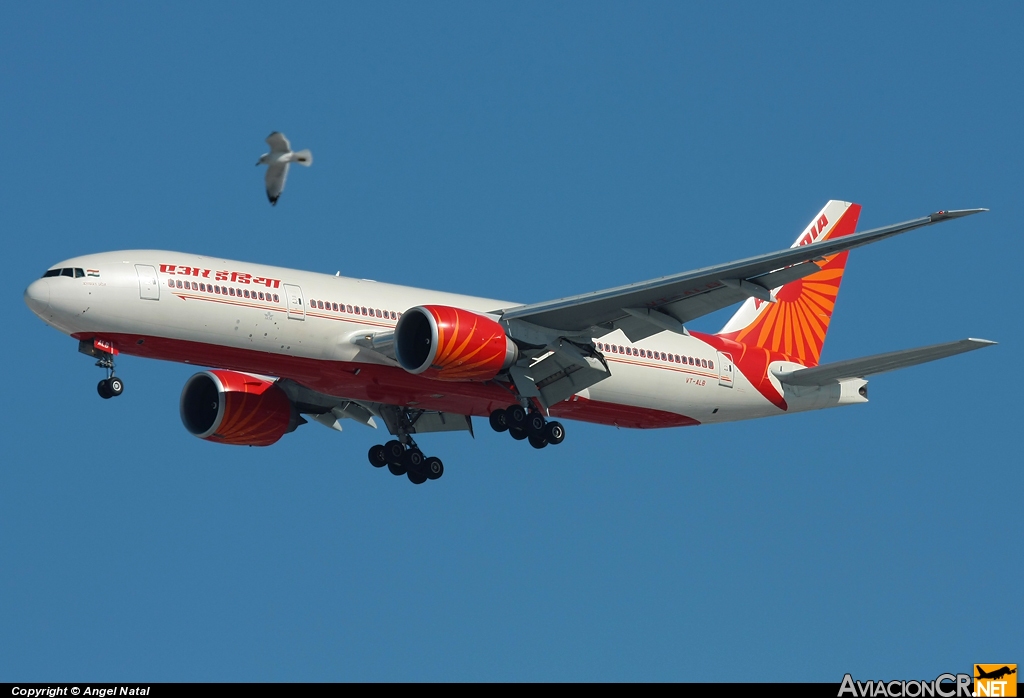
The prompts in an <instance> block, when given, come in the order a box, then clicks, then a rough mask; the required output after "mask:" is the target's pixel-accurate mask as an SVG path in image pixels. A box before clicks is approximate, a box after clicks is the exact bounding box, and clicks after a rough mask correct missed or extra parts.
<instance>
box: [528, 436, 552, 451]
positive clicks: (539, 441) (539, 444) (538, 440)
mask: <svg viewBox="0 0 1024 698" xmlns="http://www.w3.org/2000/svg"><path fill="white" fill-rule="evenodd" d="M529 438H530V445H531V446H533V447H534V448H544V447H545V446H547V445H548V442H547V441H545V440H544V438H543V437H539V436H533V435H532V434H531V435H530V437H529Z"/></svg>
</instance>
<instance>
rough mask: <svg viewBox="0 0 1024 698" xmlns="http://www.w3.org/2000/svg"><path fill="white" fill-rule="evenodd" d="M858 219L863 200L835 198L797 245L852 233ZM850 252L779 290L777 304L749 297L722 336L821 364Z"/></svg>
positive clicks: (796, 359) (842, 253) (837, 256)
mask: <svg viewBox="0 0 1024 698" xmlns="http://www.w3.org/2000/svg"><path fill="white" fill-rule="evenodd" d="M833 216H834V219H833V220H830V218H831V217H833ZM859 217H860V206H859V205H858V204H848V203H845V202H842V201H830V202H829V203H828V204H827V205H826V206H825V208H824V209H822V211H821V213H820V214H818V217H817V218H816V219H815V221H814V222H813V223H811V225H810V227H809V228H808V229H807V230H805V231H804V232H803V233H802V234H801V235H800V237H799V238H797V241H796V243H794V245H793V247H798V246H800V245H807V244H810V243H812V242H819V241H821V240H829V239H831V238H837V237H842V236H844V235H849V234H851V233H853V232H854V231H855V230H856V229H857V219H858V218H859ZM848 255H849V253H848V252H840V253H839V254H836V255H832V256H831V257H827V258H826V259H825V261H824V262H819V263H818V266H820V267H821V271H819V272H816V273H814V274H811V275H810V276H805V277H804V278H802V279H798V280H796V281H793V282H791V283H788V284H786V285H785V286H782V287H780V288H777V289H775V291H774V296H775V299H776V300H775V302H774V303H766V302H764V301H762V300H760V299H755V298H751V299H748V300H747V301H746V302H745V303H744V305H743V307H741V308H740V309H739V311H738V312H737V313H736V315H735V316H733V319H732V320H730V321H729V323H728V324H727V325H726V326H725V327H724V328H723V329H722V331H721V332H720V333H719V336H720V337H723V338H725V339H731V340H733V341H736V342H739V343H740V344H746V345H750V346H755V347H760V348H762V349H766V350H768V351H769V352H770V353H771V354H773V355H775V354H782V355H784V356H785V357H786V358H788V359H790V360H792V361H796V362H798V363H801V364H803V365H804V366H817V365H818V360H819V359H820V358H821V348H822V346H823V345H824V344H825V335H826V334H827V333H828V325H829V322H830V321H831V319H832V310H833V309H834V308H835V303H836V296H838V295H839V284H840V283H841V282H842V280H843V271H844V269H845V268H846V258H847V256H848ZM780 358H781V357H780Z"/></svg>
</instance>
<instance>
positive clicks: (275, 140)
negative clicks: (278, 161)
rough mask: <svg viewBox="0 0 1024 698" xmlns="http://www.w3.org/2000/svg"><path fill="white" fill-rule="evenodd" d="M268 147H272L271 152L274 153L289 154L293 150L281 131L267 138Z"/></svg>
mask: <svg viewBox="0 0 1024 698" xmlns="http://www.w3.org/2000/svg"><path fill="white" fill-rule="evenodd" d="M267 145H269V146H270V152H272V153H288V152H291V149H292V144H291V143H289V142H288V139H287V138H285V137H284V134H283V133H281V132H280V131H274V132H273V133H271V134H270V135H269V136H267Z"/></svg>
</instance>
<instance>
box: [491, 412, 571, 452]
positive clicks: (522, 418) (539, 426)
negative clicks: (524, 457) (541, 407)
mask: <svg viewBox="0 0 1024 698" xmlns="http://www.w3.org/2000/svg"><path fill="white" fill-rule="evenodd" d="M490 422H491V428H492V429H494V431H497V432H502V431H507V432H508V433H509V435H510V436H511V437H512V438H513V439H515V440H516V441H522V440H523V439H526V440H528V441H529V442H530V445H531V446H533V447H534V448H544V447H545V446H547V445H548V444H553V445H556V446H557V445H558V444H560V443H562V441H564V440H565V427H563V426H562V425H561V423H560V422H549V421H547V420H546V419H544V415H542V414H541V413H540V412H537V411H535V410H529V411H528V410H527V409H526V408H525V407H523V406H522V405H512V406H511V407H509V408H508V409H504V410H494V412H491V417H490Z"/></svg>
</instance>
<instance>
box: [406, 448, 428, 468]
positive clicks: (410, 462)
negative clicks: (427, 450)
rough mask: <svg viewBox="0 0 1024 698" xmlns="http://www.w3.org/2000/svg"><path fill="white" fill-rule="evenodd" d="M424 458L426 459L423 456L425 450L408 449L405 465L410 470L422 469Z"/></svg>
mask: <svg viewBox="0 0 1024 698" xmlns="http://www.w3.org/2000/svg"><path fill="white" fill-rule="evenodd" d="M424 460H425V459H424V457H423V451H421V450H419V449H418V448H410V449H409V450H408V451H406V452H405V459H404V463H405V467H406V468H408V469H409V470H410V471H412V470H421V469H422V468H423V461H424Z"/></svg>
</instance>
